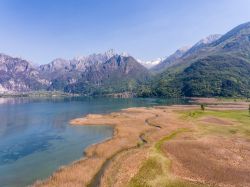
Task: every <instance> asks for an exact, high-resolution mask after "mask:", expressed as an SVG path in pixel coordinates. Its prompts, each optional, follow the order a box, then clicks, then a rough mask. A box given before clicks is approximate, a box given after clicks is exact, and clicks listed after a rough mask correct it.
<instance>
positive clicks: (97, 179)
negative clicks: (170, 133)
mask: <svg viewBox="0 0 250 187" xmlns="http://www.w3.org/2000/svg"><path fill="white" fill-rule="evenodd" d="M157 117H159V115H157V114H156V115H155V116H154V117H151V118H148V119H146V120H145V124H146V125H148V126H152V127H155V128H158V129H160V128H162V127H161V126H159V125H155V124H153V123H151V122H150V120H153V119H156V118H157ZM145 136H146V133H143V134H141V135H140V136H139V139H140V141H141V143H142V144H140V146H142V145H145V144H147V143H148V141H147V140H146V138H145ZM138 147H139V146H138V145H136V146H133V147H130V148H127V149H122V150H120V151H118V152H116V153H115V154H113V155H112V156H111V157H110V158H108V159H107V160H106V161H105V162H104V163H103V164H102V166H101V168H100V169H99V171H98V172H97V173H96V174H95V176H94V177H93V178H92V180H91V181H90V183H89V184H88V185H87V187H99V186H100V184H101V179H102V177H103V175H104V173H105V170H106V169H107V168H108V166H109V165H110V164H111V163H112V161H113V160H114V159H115V158H116V157H117V156H118V155H119V154H122V153H124V152H126V151H130V150H133V149H137V148H138Z"/></svg>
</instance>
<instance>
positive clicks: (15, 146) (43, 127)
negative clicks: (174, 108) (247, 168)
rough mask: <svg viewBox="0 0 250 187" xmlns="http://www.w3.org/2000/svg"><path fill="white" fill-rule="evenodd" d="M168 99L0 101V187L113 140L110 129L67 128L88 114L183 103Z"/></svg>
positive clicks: (25, 181) (38, 175)
mask: <svg viewBox="0 0 250 187" xmlns="http://www.w3.org/2000/svg"><path fill="white" fill-rule="evenodd" d="M186 102H187V101H185V100H170V99H140V98H135V99H112V98H80V97H75V98H49V99H41V98H40V99H35V98H0V186H1V187H22V186H27V185H29V184H32V183H33V182H34V181H36V180H39V179H44V178H46V177H48V176H49V175H51V174H52V173H53V172H54V171H55V170H57V169H58V168H60V166H63V165H66V164H70V163H71V162H73V161H75V160H78V159H80V158H81V157H82V156H84V155H83V151H84V149H85V148H86V147H88V146H89V145H91V144H94V143H98V142H101V141H104V140H105V139H108V138H110V137H111V136H112V133H113V129H112V128H111V127H109V126H70V125H69V123H68V122H69V120H71V119H73V118H76V117H81V116H84V115H86V114H89V113H109V112H112V111H117V110H120V109H123V108H128V107H139V106H153V105H169V104H182V103H186Z"/></svg>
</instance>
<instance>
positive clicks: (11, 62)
mask: <svg viewBox="0 0 250 187" xmlns="http://www.w3.org/2000/svg"><path fill="white" fill-rule="evenodd" d="M48 85H49V81H48V80H46V79H43V78H42V77H41V75H40V73H39V71H37V70H36V69H35V68H34V67H33V66H32V65H31V64H30V63H29V62H28V61H26V60H23V59H21V58H13V57H10V56H8V55H5V54H0V92H23V91H31V90H39V89H44V88H46V86H48Z"/></svg>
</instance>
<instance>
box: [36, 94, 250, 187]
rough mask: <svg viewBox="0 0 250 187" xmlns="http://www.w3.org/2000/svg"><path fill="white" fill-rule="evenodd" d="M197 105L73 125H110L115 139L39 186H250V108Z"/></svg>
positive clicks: (227, 103) (132, 111) (212, 102)
mask: <svg viewBox="0 0 250 187" xmlns="http://www.w3.org/2000/svg"><path fill="white" fill-rule="evenodd" d="M194 102H195V103H196V104H193V105H173V106H155V107H137V108H128V109H124V110H121V111H118V112H113V113H110V114H104V115H93V114H90V115H87V116H85V117H83V118H77V119H73V120H71V121H70V124H71V125H110V126H112V127H114V135H113V137H112V138H111V139H108V140H106V141H104V142H101V143H99V144H95V145H92V146H90V147H88V148H87V149H86V150H85V156H84V157H83V158H82V159H81V160H78V161H76V162H74V163H72V164H70V165H68V166H64V167H62V168H60V169H59V170H58V171H56V172H55V173H54V174H53V175H52V176H50V177H49V178H48V179H46V180H43V181H37V182H36V183H35V184H34V185H33V186H45V187H50V186H62V187H64V186H65V187H66V186H67V187H69V186H72V187H73V186H74V187H75V186H88V187H92V186H117V187H120V186H143V185H146V186H147V185H148V186H168V185H169V186H183V187H184V186H190V187H192V186H194V187H196V186H197V187H198V186H206V185H215V186H250V179H249V174H250V151H249V150H250V146H249V141H250V128H249V124H250V123H249V121H250V120H249V119H250V118H249V116H248V115H250V113H248V110H249V102H246V101H244V100H239V101H237V100H220V99H215V98H194ZM201 104H202V105H204V110H203V109H202V108H201ZM248 120H249V121H248ZM79 143H80V142H79ZM206 150H209V152H207V153H205V152H206ZM182 151H184V153H185V154H184V155H183V152H182ZM220 151H222V152H223V154H222V153H220ZM204 154H205V155H204ZM206 154H207V157H206ZM193 155H197V156H198V157H195V158H194V157H193ZM239 157H241V158H242V159H239ZM228 159H230V161H229V160H228ZM218 160H220V163H217V161H218ZM188 163H192V164H191V165H190V164H188ZM235 163H237V164H235ZM206 164H208V165H206ZM206 168H208V170H206ZM226 168H227V169H226ZM241 171H245V172H241ZM225 172H226V173H225ZM214 173H215V174H216V176H220V177H219V178H216V177H215V176H214Z"/></svg>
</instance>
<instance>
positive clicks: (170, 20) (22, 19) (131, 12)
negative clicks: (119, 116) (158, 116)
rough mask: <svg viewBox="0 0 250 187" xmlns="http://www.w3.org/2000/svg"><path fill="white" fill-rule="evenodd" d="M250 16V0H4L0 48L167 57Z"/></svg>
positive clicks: (33, 53)
mask: <svg viewBox="0 0 250 187" xmlns="http://www.w3.org/2000/svg"><path fill="white" fill-rule="evenodd" d="M248 21H250V0H209V1H208V0H0V53H5V54H8V55H11V56H15V57H21V58H24V59H27V60H29V61H31V62H33V63H34V64H45V63H49V62H51V61H52V60H53V59H55V58H59V57H60V58H66V59H71V58H73V57H75V56H86V55H89V54H92V53H102V52H105V51H107V50H109V49H114V50H115V51H117V52H127V53H129V54H130V55H132V56H134V57H136V58H138V59H142V60H152V59H156V58H158V57H166V56H168V55H170V54H171V53H173V52H174V51H175V50H176V49H178V48H180V47H182V46H187V45H193V44H194V43H196V42H197V41H199V40H200V39H201V38H204V37H206V36H208V35H210V34H224V33H226V32H227V31H229V30H230V29H232V28H233V27H235V26H237V25H239V24H241V23H245V22H248Z"/></svg>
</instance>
